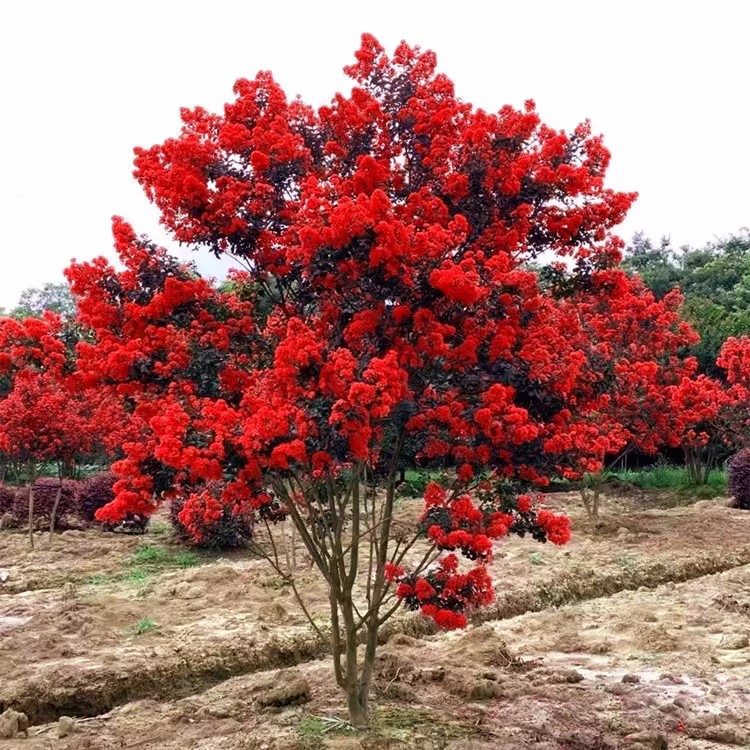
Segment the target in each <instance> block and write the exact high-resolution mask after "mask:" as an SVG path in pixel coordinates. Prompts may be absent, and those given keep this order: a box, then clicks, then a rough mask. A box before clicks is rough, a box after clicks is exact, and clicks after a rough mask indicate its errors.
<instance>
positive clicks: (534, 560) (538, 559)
mask: <svg viewBox="0 0 750 750" xmlns="http://www.w3.org/2000/svg"><path fill="white" fill-rule="evenodd" d="M529 562H530V563H531V564H532V565H544V563H543V562H542V556H541V555H540V554H539V553H538V552H532V553H531V554H530V555H529Z"/></svg>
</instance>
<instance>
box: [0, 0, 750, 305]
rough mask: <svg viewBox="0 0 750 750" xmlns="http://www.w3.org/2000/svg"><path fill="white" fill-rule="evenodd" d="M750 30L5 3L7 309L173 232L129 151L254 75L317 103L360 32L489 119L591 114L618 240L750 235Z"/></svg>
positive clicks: (0, 87)
mask: <svg viewBox="0 0 750 750" xmlns="http://www.w3.org/2000/svg"><path fill="white" fill-rule="evenodd" d="M748 30H750V1H748V0H734V1H731V0H711V1H710V2H708V1H705V2H694V1H693V0H683V1H682V2H669V1H667V0H660V1H659V2H654V0H651V2H642V1H640V0H628V1H627V2H623V1H621V0H620V1H619V2H616V1H614V0H613V1H611V2H601V0H599V1H595V2H583V1H578V0H566V1H564V2H562V1H554V2H552V1H551V2H523V0H515V1H514V2H506V1H505V0H503V1H497V0H496V1H494V2H493V0H478V1H475V0H459V1H458V2H457V1H456V0H452V1H451V2H439V1H436V0H433V1H432V2H422V1H415V0H411V1H409V0H399V1H398V2H391V1H390V0H378V2H369V3H355V2H354V1H353V0H350V1H349V2H340V3H339V2H324V1H322V0H317V1H316V0H308V1H307V2H279V1H278V0H277V2H263V3H258V2H253V1H252V0H244V2H226V1H222V0H210V1H209V0H203V2H195V0H181V1H180V2H171V1H168V0H150V2H143V1H141V0H128V1H127V2H111V3H110V2H101V1H96V0H94V1H92V2H88V3H85V2H80V1H79V2H75V1H73V0H66V2H59V1H57V0H50V1H48V2H41V1H40V0H36V1H33V0H15V1H14V0H8V1H6V2H2V3H0V70H1V71H2V73H0V107H1V108H2V109H1V110H0V144H1V145H0V157H1V161H0V169H2V179H1V180H0V241H1V242H2V245H3V247H2V256H0V257H1V258H2V260H1V261H0V263H1V264H2V265H0V306H6V307H8V306H11V305H13V304H15V302H16V300H17V299H18V296H19V294H20V292H21V291H22V290H23V289H25V288H26V287H29V286H39V285H41V284H42V283H44V282H45V281H58V280H59V279H60V278H61V271H62V269H63V268H64V267H65V266H66V265H67V264H68V261H69V260H70V259H71V258H72V257H76V258H78V259H79V260H82V259H88V258H91V257H93V256H95V255H100V254H109V255H111V254H112V251H111V238H110V217H111V216H112V215H113V214H121V215H123V216H125V217H126V218H127V219H128V220H130V221H131V222H132V223H133V224H134V226H135V228H136V230H137V231H139V232H143V231H145V232H149V233H150V234H152V235H153V236H154V237H155V238H156V239H158V240H159V241H162V242H163V241H164V239H165V238H164V235H163V233H162V232H161V231H160V229H159V227H158V223H157V215H156V212H155V210H154V209H153V207H151V206H150V205H149V204H148V202H147V200H146V198H145V196H144V195H143V193H142V192H141V189H140V188H139V186H138V185H137V184H136V183H135V181H134V180H133V178H132V176H131V170H132V165H131V161H132V148H133V146H136V145H143V146H150V145H152V144H153V143H156V142H160V141H162V140H164V139H165V138H167V137H169V136H171V135H175V134H176V133H177V128H178V124H179V120H178V110H179V107H180V106H194V105H198V104H200V105H202V106H205V107H207V108H209V109H212V110H217V109H220V108H221V106H222V105H223V103H224V102H225V101H227V100H228V99H231V97H232V93H231V88H232V84H233V82H234V81H235V79H236V78H238V77H241V76H244V77H252V76H253V75H254V74H255V73H256V72H257V70H259V69H270V70H272V71H273V72H274V75H275V76H276V79H277V80H278V81H279V82H280V83H281V84H282V86H284V88H285V90H286V91H287V94H288V95H289V96H293V95H295V94H298V93H299V94H301V95H302V96H303V98H304V99H305V100H306V101H308V102H309V103H311V104H313V105H316V106H317V105H321V104H323V103H326V102H327V101H328V100H329V99H330V98H331V96H332V95H333V93H334V92H335V91H337V90H344V89H345V90H346V91H348V90H349V84H348V81H347V79H346V77H345V76H344V74H343V72H342V68H343V66H344V65H346V64H349V63H350V62H351V61H352V59H353V53H354V50H355V49H356V48H357V47H358V46H359V36H360V34H361V33H362V32H363V31H369V32H371V33H373V34H375V36H377V37H378V38H379V39H380V41H381V42H382V43H383V44H384V45H385V47H386V48H387V49H389V50H392V49H393V48H394V47H395V45H396V44H397V43H398V42H399V41H400V40H401V39H406V40H407V41H408V42H409V43H412V44H419V45H421V46H422V47H426V48H430V49H433V50H435V51H436V52H437V55H438V65H439V68H440V69H441V70H443V71H445V72H446V73H447V74H448V75H449V76H450V77H451V78H452V79H453V80H454V81H455V84H456V90H457V93H458V95H459V96H461V97H462V98H463V99H465V100H467V101H470V102H472V103H473V104H475V105H478V106H482V107H484V108H485V109H490V110H496V109H498V108H499V107H500V106H501V105H503V104H506V103H510V104H513V105H516V106H520V105H521V104H522V103H523V101H524V100H525V99H527V98H529V97H531V98H533V99H535V100H536V102H537V107H538V109H539V111H540V114H541V116H542V119H543V120H544V121H546V122H547V123H548V124H549V125H551V126H553V127H557V128H566V129H570V128H572V127H573V126H575V124H576V123H577V122H579V121H580V120H582V119H585V118H586V117H589V118H590V119H591V120H592V123H593V127H594V130H595V131H597V132H602V133H604V135H605V143H606V144H607V146H608V147H609V149H610V150H611V151H612V153H613V159H612V165H611V169H610V176H609V177H610V179H609V184H610V186H612V187H615V188H618V189H624V190H637V191H639V192H640V199H639V200H638V202H637V204H636V206H635V207H634V208H633V210H632V211H631V213H630V216H629V218H628V220H627V221H626V223H625V224H624V225H623V227H622V229H621V232H620V233H621V235H622V236H624V237H625V238H629V237H630V236H631V235H632V233H633V232H634V231H635V230H638V229H643V230H645V231H646V232H647V233H648V234H650V235H651V236H653V237H655V238H658V237H659V236H661V235H662V234H670V235H671V236H672V239H673V242H674V243H675V244H677V245H680V244H683V243H690V244H700V243H703V242H705V241H707V240H710V239H712V238H714V237H715V236H716V235H725V234H728V233H730V232H733V231H736V230H737V229H739V228H740V227H741V226H747V225H748V224H750V100H749V98H748V97H749V96H750V85H749V84H750V47H748V44H747V34H748ZM194 257H195V259H196V260H200V259H201V258H205V256H203V254H196V255H195V256H194ZM199 265H200V266H201V268H202V269H203V271H204V272H206V273H212V274H217V273H219V272H220V271H219V270H218V267H217V266H216V265H211V262H210V261H209V262H205V261H204V262H202V263H199Z"/></svg>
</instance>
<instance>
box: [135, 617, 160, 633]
mask: <svg viewBox="0 0 750 750" xmlns="http://www.w3.org/2000/svg"><path fill="white" fill-rule="evenodd" d="M157 627H158V626H157V624H156V623H155V622H154V621H153V620H152V619H151V618H150V617H144V618H143V619H142V620H138V622H137V623H136V625H135V634H136V635H143V634H144V633H148V632H149V631H151V630H155V629H156V628H157Z"/></svg>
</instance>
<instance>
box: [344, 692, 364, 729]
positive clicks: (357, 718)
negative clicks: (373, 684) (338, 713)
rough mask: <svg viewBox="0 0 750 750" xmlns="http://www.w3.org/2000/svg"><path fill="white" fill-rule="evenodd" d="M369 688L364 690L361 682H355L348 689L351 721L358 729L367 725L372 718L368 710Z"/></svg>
mask: <svg viewBox="0 0 750 750" xmlns="http://www.w3.org/2000/svg"><path fill="white" fill-rule="evenodd" d="M368 693H369V690H366V691H363V690H362V688H361V685H360V684H359V682H355V683H354V684H353V685H351V686H350V687H349V688H347V691H346V705H347V708H348V709H349V722H350V723H351V725H352V726H354V727H357V728H358V729H363V728H364V727H366V726H367V724H368V722H369V720H370V714H369V711H368V705H367V704H368V699H367V696H368Z"/></svg>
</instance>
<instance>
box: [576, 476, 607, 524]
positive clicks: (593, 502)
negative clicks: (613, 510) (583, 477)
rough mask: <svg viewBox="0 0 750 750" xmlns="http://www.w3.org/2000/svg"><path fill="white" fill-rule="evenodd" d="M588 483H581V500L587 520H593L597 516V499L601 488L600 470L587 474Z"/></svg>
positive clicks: (598, 499)
mask: <svg viewBox="0 0 750 750" xmlns="http://www.w3.org/2000/svg"><path fill="white" fill-rule="evenodd" d="M588 477H589V484H588V486H586V483H585V481H584V483H583V484H581V499H582V500H583V507H584V508H585V509H586V515H587V516H588V518H589V520H594V519H595V518H598V517H599V501H600V496H601V488H602V474H601V472H599V473H596V474H589V475H588Z"/></svg>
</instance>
